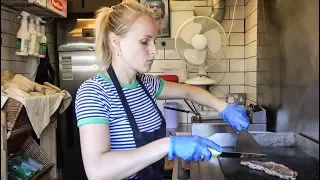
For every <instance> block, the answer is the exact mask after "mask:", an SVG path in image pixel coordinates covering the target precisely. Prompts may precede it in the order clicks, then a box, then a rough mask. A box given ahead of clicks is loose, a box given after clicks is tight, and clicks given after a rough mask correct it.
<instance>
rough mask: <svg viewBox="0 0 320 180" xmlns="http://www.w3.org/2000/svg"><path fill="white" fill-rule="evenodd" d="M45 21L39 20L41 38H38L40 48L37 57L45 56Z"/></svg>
mask: <svg viewBox="0 0 320 180" xmlns="http://www.w3.org/2000/svg"><path fill="white" fill-rule="evenodd" d="M45 23H46V21H44V20H42V21H41V30H40V31H41V40H40V49H39V57H40V58H45V57H46V53H47V50H46V49H47V36H46V26H45Z"/></svg>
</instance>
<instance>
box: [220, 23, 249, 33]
mask: <svg viewBox="0 0 320 180" xmlns="http://www.w3.org/2000/svg"><path fill="white" fill-rule="evenodd" d="M231 23H232V20H223V21H222V23H221V25H222V27H223V29H224V31H225V32H226V33H228V32H230V27H231ZM231 32H244V20H234V21H233V25H232V30H231Z"/></svg>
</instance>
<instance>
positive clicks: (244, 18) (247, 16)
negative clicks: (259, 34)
mask: <svg viewBox="0 0 320 180" xmlns="http://www.w3.org/2000/svg"><path fill="white" fill-rule="evenodd" d="M257 9H258V8H256V9H254V10H253V11H252V12H251V13H250V14H249V15H248V16H247V17H245V18H244V19H245V20H246V19H247V18H248V17H249V16H251V15H252V14H253V13H254V12H255V11H256V10H257Z"/></svg>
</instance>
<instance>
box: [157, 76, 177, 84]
mask: <svg viewBox="0 0 320 180" xmlns="http://www.w3.org/2000/svg"><path fill="white" fill-rule="evenodd" d="M158 77H160V78H161V79H163V80H165V81H170V82H179V78H178V76H176V75H159V76H158Z"/></svg>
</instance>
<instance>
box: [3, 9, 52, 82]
mask: <svg viewBox="0 0 320 180" xmlns="http://www.w3.org/2000/svg"><path fill="white" fill-rule="evenodd" d="M16 13H17V12H16V11H14V10H12V9H8V8H6V7H3V6H1V35H2V45H1V71H3V70H8V71H12V72H13V73H19V74H22V75H24V76H26V77H28V78H29V62H30V61H36V60H37V61H39V59H38V58H36V57H32V56H30V57H29V56H28V57H22V56H16V55H15V46H16V35H17V32H18V30H19V28H20V23H21V22H20V21H21V19H18V18H16V15H15V14H16ZM53 32H54V31H52V26H50V25H49V27H48V28H47V30H46V35H47V39H48V51H49V59H50V63H51V64H52V67H53V68H55V67H56V66H55V63H56V62H55V61H56V58H55V54H54V51H55V48H54V44H55V42H54V36H55V35H54V34H53Z"/></svg>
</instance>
